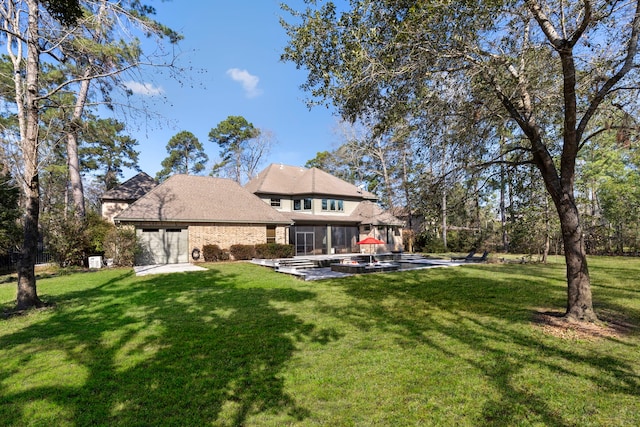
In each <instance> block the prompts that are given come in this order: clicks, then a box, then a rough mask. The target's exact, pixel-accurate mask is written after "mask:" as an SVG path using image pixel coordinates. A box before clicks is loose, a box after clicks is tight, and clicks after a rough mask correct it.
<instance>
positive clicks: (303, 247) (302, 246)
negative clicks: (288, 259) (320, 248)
mask: <svg viewBox="0 0 640 427" xmlns="http://www.w3.org/2000/svg"><path fill="white" fill-rule="evenodd" d="M314 237H315V236H314V233H313V232H302V231H298V232H296V255H313V250H314V249H315V248H314V245H313V240H314Z"/></svg>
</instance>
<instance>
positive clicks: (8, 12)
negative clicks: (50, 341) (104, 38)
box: [0, 0, 153, 310]
mask: <svg viewBox="0 0 640 427" xmlns="http://www.w3.org/2000/svg"><path fill="white" fill-rule="evenodd" d="M97 3H101V4H103V5H112V6H113V7H114V9H117V10H119V11H126V10H132V12H131V14H130V16H132V17H136V19H137V20H138V22H147V24H145V25H144V26H143V27H142V28H141V29H142V32H143V33H146V34H149V33H150V32H151V30H152V26H153V25H149V24H148V22H151V21H149V20H148V19H146V17H145V14H146V13H150V12H151V11H152V10H153V9H149V8H147V7H146V6H144V4H142V3H141V2H140V1H138V0H131V1H128V2H117V4H116V3H112V2H107V1H106V0H105V1H102V2H93V1H91V2H89V1H87V2H85V3H83V5H84V6H87V7H86V10H87V11H88V10H90V9H91V7H90V6H92V5H95V4H97ZM129 6H130V7H131V8H132V9H128V7H129ZM82 13H83V8H82V7H81V2H79V1H77V0H46V1H37V0H7V1H4V2H2V3H0V24H1V25H0V32H1V33H2V34H3V36H4V38H3V40H4V43H5V45H6V49H7V55H8V57H9V60H10V62H11V65H12V68H13V69H12V73H11V75H12V79H13V94H12V97H13V102H12V103H14V104H15V116H16V117H17V120H16V122H17V123H18V125H17V132H16V134H17V136H16V139H17V140H18V141H19V143H18V146H19V147H18V151H19V153H20V155H21V158H20V160H19V165H18V169H19V170H20V173H19V174H16V175H14V176H15V177H16V178H17V179H18V180H19V181H20V184H21V185H20V186H21V188H22V189H23V197H22V198H23V203H24V214H23V216H22V218H23V243H22V248H21V254H20V260H19V263H18V284H17V298H16V307H17V309H20V310H21V309H26V308H30V307H39V306H41V305H42V301H41V300H40V298H39V297H38V294H37V290H36V278H35V261H36V254H37V244H38V239H39V229H38V224H39V211H40V182H39V181H40V178H39V172H40V168H41V156H40V146H41V142H42V138H41V137H42V135H41V134H40V131H41V129H40V125H41V121H40V119H41V118H42V113H43V111H45V110H46V109H47V108H63V107H64V106H63V105H60V104H59V103H58V102H57V101H56V99H55V96H56V95H57V94H62V93H63V92H64V91H66V90H67V89H69V90H72V89H73V85H74V84H75V83H77V82H79V81H82V80H85V79H87V78H88V77H87V76H84V77H78V75H71V76H70V75H68V74H65V73H64V71H63V70H62V68H63V65H64V64H65V61H67V60H68V57H66V55H65V53H64V46H63V44H64V43H65V42H67V41H68V40H72V39H73V36H72V35H71V34H72V32H73V28H76V27H75V26H76V24H77V23H78V22H79V20H80V19H81V18H82V16H83V15H82ZM60 22H62V24H65V25H60ZM66 24H72V25H69V26H66ZM123 37H124V38H129V37H131V33H127V34H126V35H123ZM45 54H46V58H47V60H46V61H45V60H43V59H42V58H41V56H44V55H45ZM44 64H49V66H51V64H56V66H57V67H59V68H60V73H61V74H62V75H63V77H62V78H61V81H60V82H59V83H58V84H54V85H50V84H49V83H50V82H46V83H47V84H43V83H45V82H44V80H41V70H42V69H43V68H44V67H43V65H44ZM91 70H92V72H94V73H95V74H92V76H94V77H95V76H103V77H104V74H103V71H104V69H96V68H92V69H91ZM5 93H7V92H6V91H4V90H3V94H5ZM61 98H62V97H61ZM74 155H75V154H74Z"/></svg>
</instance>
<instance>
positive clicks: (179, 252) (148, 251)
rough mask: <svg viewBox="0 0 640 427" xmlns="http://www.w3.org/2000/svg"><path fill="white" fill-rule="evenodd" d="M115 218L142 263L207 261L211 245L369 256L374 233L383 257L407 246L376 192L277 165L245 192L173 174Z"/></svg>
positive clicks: (208, 179) (230, 183)
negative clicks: (203, 254) (134, 240)
mask: <svg viewBox="0 0 640 427" xmlns="http://www.w3.org/2000/svg"><path fill="white" fill-rule="evenodd" d="M103 199H104V198H103ZM106 200H109V201H110V202H113V199H106ZM103 212H104V211H103ZM113 218H114V222H115V223H116V224H118V225H129V226H133V227H135V229H136V234H137V236H138V238H139V240H140V243H141V245H142V247H143V254H142V256H141V257H140V259H139V263H140V264H159V263H176V262H190V261H202V258H199V259H197V258H198V257H197V255H198V251H201V250H202V247H203V246H204V245H206V244H216V245H218V246H219V247H220V248H222V249H229V248H230V246H231V245H234V244H260V243H270V242H272V243H280V244H293V245H294V246H295V250H296V255H312V254H315V255H318V254H342V253H354V252H360V251H361V250H365V251H369V250H370V249H371V248H369V247H368V246H367V247H366V248H361V247H360V246H359V245H358V244H357V242H358V241H360V240H362V239H364V238H365V237H367V236H373V237H376V238H378V239H380V240H382V241H384V242H385V244H384V245H378V246H379V247H377V248H376V250H377V251H379V252H388V251H394V250H401V249H402V236H401V227H402V226H403V223H402V221H400V220H398V219H397V218H395V217H394V216H393V215H391V214H389V213H388V212H385V211H383V210H382V209H381V208H380V207H379V206H378V205H377V204H376V196H375V195H374V194H372V193H369V192H367V191H364V190H362V189H361V188H359V187H357V186H355V185H352V184H349V183H347V182H345V181H343V180H341V179H339V178H336V177H334V176H332V175H330V174H328V173H326V172H324V171H322V170H320V169H317V168H311V169H307V168H302V167H295V166H285V165H277V164H272V165H270V166H269V167H267V168H266V169H265V170H264V171H262V172H261V173H260V174H258V176H257V177H256V178H255V179H253V180H252V181H250V182H249V183H247V185H246V186H245V187H242V186H240V185H239V184H237V183H235V182H234V181H231V180H228V179H222V178H212V177H203V176H194V175H174V176H172V177H170V178H169V179H167V180H166V181H165V182H163V183H162V184H160V185H158V186H155V187H153V188H152V189H151V190H150V191H149V192H148V193H146V194H145V195H144V196H142V197H140V198H139V199H138V200H136V201H135V202H133V203H131V204H130V205H129V206H128V207H127V208H126V209H124V210H123V211H122V212H120V213H118V214H117V215H115V216H114V217H113Z"/></svg>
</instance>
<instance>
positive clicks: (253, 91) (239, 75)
mask: <svg viewBox="0 0 640 427" xmlns="http://www.w3.org/2000/svg"><path fill="white" fill-rule="evenodd" d="M227 75H228V76H229V77H231V78H232V79H233V80H234V81H236V82H240V83H241V84H242V88H243V89H244V93H245V95H246V96H247V98H255V97H256V96H259V95H261V94H262V89H258V82H259V81H260V79H259V78H258V76H254V75H251V74H250V73H249V72H248V71H247V70H241V69H239V68H229V69H228V70H227Z"/></svg>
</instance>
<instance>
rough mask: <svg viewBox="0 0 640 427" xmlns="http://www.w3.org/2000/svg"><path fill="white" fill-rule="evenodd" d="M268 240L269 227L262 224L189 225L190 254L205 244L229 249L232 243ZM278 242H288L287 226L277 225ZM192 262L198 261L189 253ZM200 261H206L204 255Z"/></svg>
mask: <svg viewBox="0 0 640 427" xmlns="http://www.w3.org/2000/svg"><path fill="white" fill-rule="evenodd" d="M266 242H267V227H266V225H264V224H262V225H260V224H207V225H200V224H197V225H190V226H189V254H191V252H192V251H193V250H194V249H195V248H198V249H200V251H202V247H203V246H204V245H218V246H219V247H220V248H221V249H229V248H230V247H231V246H232V245H257V244H262V243H266ZM276 243H280V244H286V243H287V241H286V227H285V226H281V225H278V226H277V227H276ZM189 258H190V259H189V261H190V262H196V260H194V259H192V258H191V255H189ZM198 261H204V259H203V258H202V256H201V257H200V259H199V260H198Z"/></svg>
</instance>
